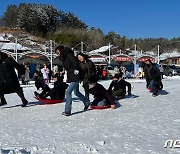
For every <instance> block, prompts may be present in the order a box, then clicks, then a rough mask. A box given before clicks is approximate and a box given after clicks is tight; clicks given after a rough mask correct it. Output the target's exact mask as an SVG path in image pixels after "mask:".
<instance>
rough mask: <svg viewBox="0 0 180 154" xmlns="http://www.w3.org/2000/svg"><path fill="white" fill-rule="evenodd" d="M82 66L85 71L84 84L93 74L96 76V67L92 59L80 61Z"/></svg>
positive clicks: (83, 71)
mask: <svg viewBox="0 0 180 154" xmlns="http://www.w3.org/2000/svg"><path fill="white" fill-rule="evenodd" d="M79 64H80V68H81V70H82V73H83V84H88V79H89V78H90V77H92V76H96V68H95V65H94V63H93V62H92V61H91V60H87V61H85V62H80V63H79Z"/></svg>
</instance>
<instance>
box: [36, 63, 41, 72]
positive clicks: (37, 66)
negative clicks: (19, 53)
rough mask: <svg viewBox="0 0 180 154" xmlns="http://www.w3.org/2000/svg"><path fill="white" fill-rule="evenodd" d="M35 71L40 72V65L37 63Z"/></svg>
mask: <svg viewBox="0 0 180 154" xmlns="http://www.w3.org/2000/svg"><path fill="white" fill-rule="evenodd" d="M36 70H37V71H38V72H40V71H41V64H40V63H39V62H37V65H36Z"/></svg>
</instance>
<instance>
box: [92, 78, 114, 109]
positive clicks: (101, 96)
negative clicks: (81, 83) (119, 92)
mask: <svg viewBox="0 0 180 154" xmlns="http://www.w3.org/2000/svg"><path fill="white" fill-rule="evenodd" d="M89 88H90V89H89V93H90V94H92V95H93V96H94V100H93V101H92V102H91V104H92V105H94V106H103V105H111V108H112V109H115V108H116V105H115V103H114V100H113V98H112V96H111V94H110V93H109V92H108V91H107V89H105V88H104V87H103V86H102V85H101V84H99V83H97V78H96V77H90V78H89Z"/></svg>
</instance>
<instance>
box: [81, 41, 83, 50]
mask: <svg viewBox="0 0 180 154" xmlns="http://www.w3.org/2000/svg"><path fill="white" fill-rule="evenodd" d="M81 52H83V42H81Z"/></svg>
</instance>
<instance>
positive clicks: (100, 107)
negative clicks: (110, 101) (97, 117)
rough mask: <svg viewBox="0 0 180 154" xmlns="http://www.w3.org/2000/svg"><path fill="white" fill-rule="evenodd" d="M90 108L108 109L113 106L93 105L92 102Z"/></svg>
mask: <svg viewBox="0 0 180 154" xmlns="http://www.w3.org/2000/svg"><path fill="white" fill-rule="evenodd" d="M90 108H91V109H97V110H102V109H108V108H111V105H105V106H96V105H92V104H91V106H90Z"/></svg>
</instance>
